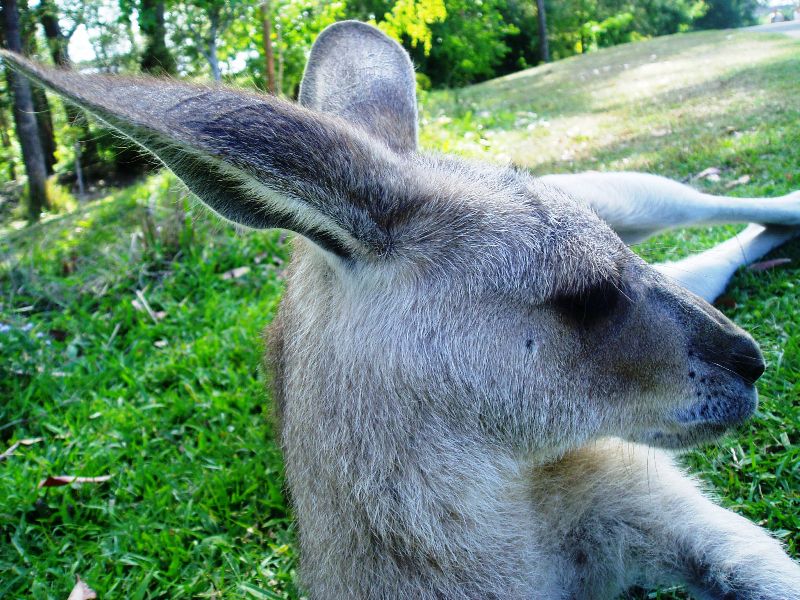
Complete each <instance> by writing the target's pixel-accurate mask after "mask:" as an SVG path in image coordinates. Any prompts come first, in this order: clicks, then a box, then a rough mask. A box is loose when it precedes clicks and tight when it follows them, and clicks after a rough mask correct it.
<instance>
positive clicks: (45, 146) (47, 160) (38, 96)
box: [31, 86, 56, 175]
mask: <svg viewBox="0 0 800 600" xmlns="http://www.w3.org/2000/svg"><path fill="white" fill-rule="evenodd" d="M31 98H32V100H33V110H35V111H36V127H37V129H38V131H39V143H40V144H41V145H42V155H43V156H44V167H45V170H46V171H47V174H48V175H52V174H53V172H54V171H53V167H54V166H55V164H56V138H55V133H54V131H53V115H52V114H51V113H50V103H49V102H48V101H47V95H46V94H45V93H44V88H41V87H39V86H34V87H31Z"/></svg>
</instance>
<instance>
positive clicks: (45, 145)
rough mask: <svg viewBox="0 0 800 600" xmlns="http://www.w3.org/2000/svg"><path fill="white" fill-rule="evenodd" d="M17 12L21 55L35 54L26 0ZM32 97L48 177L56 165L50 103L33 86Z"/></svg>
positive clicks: (21, 0) (22, 0)
mask: <svg viewBox="0 0 800 600" xmlns="http://www.w3.org/2000/svg"><path fill="white" fill-rule="evenodd" d="M18 1H19V4H18V10H19V11H21V15H22V17H23V18H22V20H21V23H20V38H21V42H22V53H23V54H25V55H26V56H34V55H35V54H36V21H35V19H34V18H32V15H31V11H30V9H29V8H28V0H18ZM31 94H32V97H33V109H34V110H35V111H36V125H37V127H38V129H39V141H40V143H41V144H42V153H43V154H44V166H45V169H46V170H47V174H48V175H52V174H53V166H54V165H55V164H56V139H55V134H54V132H53V115H52V114H51V113H50V103H49V102H48V101H47V95H46V94H45V92H44V88H42V87H39V86H34V87H32V88H31Z"/></svg>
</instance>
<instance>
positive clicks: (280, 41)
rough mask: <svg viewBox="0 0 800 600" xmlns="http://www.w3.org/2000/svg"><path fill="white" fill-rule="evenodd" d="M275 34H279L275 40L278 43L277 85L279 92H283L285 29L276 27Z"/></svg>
mask: <svg viewBox="0 0 800 600" xmlns="http://www.w3.org/2000/svg"><path fill="white" fill-rule="evenodd" d="M275 34H276V35H277V36H278V37H277V39H276V40H275V41H276V42H277V45H278V77H277V79H276V81H275V85H276V87H277V92H278V94H283V31H282V29H281V27H276V28H275Z"/></svg>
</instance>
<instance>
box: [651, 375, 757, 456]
mask: <svg viewBox="0 0 800 600" xmlns="http://www.w3.org/2000/svg"><path fill="white" fill-rule="evenodd" d="M696 397H697V398H698V399H696V400H695V402H693V403H691V404H690V405H689V406H686V407H684V408H680V409H678V410H676V411H675V412H673V414H672V415H671V416H670V419H669V424H668V425H667V426H666V427H664V428H661V429H652V430H650V431H648V432H646V433H645V435H644V438H645V441H646V443H648V444H650V445H651V446H659V447H662V448H671V449H678V448H690V447H692V446H697V445H699V444H704V443H708V442H713V441H714V440H716V439H718V438H719V437H721V436H722V435H723V434H725V432H726V431H728V430H729V429H731V428H733V427H737V426H738V425H741V424H742V423H744V422H745V421H747V420H748V419H749V418H750V417H751V416H753V413H754V412H755V410H756V407H757V406H758V392H757V391H756V388H755V386H754V385H752V384H750V383H744V382H742V383H741V384H737V385H734V386H732V387H731V388H729V389H726V390H724V391H721V390H720V389H717V390H716V392H715V393H708V392H707V391H704V392H703V393H702V394H696Z"/></svg>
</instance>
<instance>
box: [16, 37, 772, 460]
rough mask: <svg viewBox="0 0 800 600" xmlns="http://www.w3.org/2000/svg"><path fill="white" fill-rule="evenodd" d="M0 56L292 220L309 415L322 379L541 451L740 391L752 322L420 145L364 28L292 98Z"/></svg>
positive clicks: (287, 223) (520, 176)
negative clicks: (738, 319)
mask: <svg viewBox="0 0 800 600" xmlns="http://www.w3.org/2000/svg"><path fill="white" fill-rule="evenodd" d="M3 56H4V58H5V59H6V60H7V61H8V62H9V63H10V64H11V66H12V67H13V68H15V69H18V70H19V71H21V72H23V73H24V74H26V75H28V76H29V77H31V78H32V79H34V80H37V81H39V82H41V83H42V84H44V85H46V86H48V87H49V88H50V89H52V90H53V91H55V92H57V93H59V94H61V95H63V96H65V97H66V98H67V99H68V100H70V101H71V102H74V103H75V104H77V105H79V106H81V107H82V108H84V109H86V110H88V111H90V112H92V113H94V114H95V115H96V116H97V117H98V118H99V119H101V120H102V121H104V122H106V123H107V124H108V125H109V126H111V127H113V128H115V129H117V130H118V131H120V132H121V133H123V134H124V135H126V136H127V137H129V138H131V139H132V140H133V141H135V142H136V143H138V144H139V145H141V146H142V147H143V148H145V149H146V150H148V151H150V152H152V153H153V154H155V155H156V156H158V157H159V158H160V159H161V160H162V161H163V162H164V164H165V165H166V166H168V167H169V168H170V169H172V170H173V171H174V172H175V173H176V174H177V175H178V176H179V177H180V178H181V179H182V180H183V181H184V182H185V183H186V185H187V186H188V187H189V189H190V190H191V191H192V192H194V193H195V194H196V195H197V196H198V197H199V198H200V200H202V202H203V203H205V204H206V205H207V206H208V207H209V208H210V209H211V210H213V211H214V212H216V213H217V214H218V215H220V216H221V217H223V218H224V219H227V220H229V221H232V222H235V223H238V224H241V225H245V226H248V227H252V228H267V227H281V228H286V229H289V230H292V231H294V232H296V233H297V234H299V235H300V236H302V237H301V239H300V240H299V241H298V244H297V249H296V257H295V262H296V264H295V268H294V272H293V275H292V278H291V282H290V289H289V292H288V293H287V299H290V300H291V302H292V303H293V307H294V309H293V310H292V311H291V315H290V320H291V323H289V324H288V325H287V328H288V330H287V333H286V335H287V340H286V341H285V342H284V345H285V346H286V349H285V352H286V353H287V354H286V356H285V357H283V359H282V360H285V361H288V362H290V363H292V364H293V365H294V366H293V369H294V371H293V372H294V373H295V375H294V376H293V377H294V379H293V381H292V382H291V384H290V387H291V390H289V392H291V393H293V394H302V393H304V392H303V391H304V390H305V391H306V392H307V393H309V394H318V400H314V401H312V402H311V404H310V406H307V407H306V408H305V409H304V410H305V411H306V413H304V414H307V416H308V418H309V419H313V418H315V417H314V414H315V412H316V413H317V415H319V414H327V413H326V412H325V411H326V410H327V409H326V406H325V402H326V400H325V399H326V398H327V397H328V395H330V394H334V395H335V394H338V395H339V396H344V397H347V406H348V407H349V410H350V413H349V415H350V417H352V418H354V419H357V418H359V415H363V414H366V413H368V412H370V413H371V414H372V415H373V421H372V424H371V425H372V426H373V427H376V426H377V427H394V426H398V427H402V425H401V424H400V425H398V423H399V422H400V421H399V420H398V419H399V418H398V417H396V415H397V414H399V413H403V412H409V411H410V412H414V411H417V412H418V413H419V414H425V415H427V416H426V418H428V419H434V420H436V421H437V422H439V423H446V424H447V427H448V428H449V429H450V430H455V431H464V432H469V435H471V436H480V437H481V439H484V440H487V439H488V440H489V441H490V442H491V443H493V444H494V443H496V444H501V445H503V446H506V447H510V448H512V449H513V451H515V452H523V453H534V454H535V453H541V454H548V453H557V452H559V451H561V450H564V449H566V448H569V447H573V446H575V445H578V444H581V443H584V442H586V441H588V440H591V439H593V438H596V437H598V436H605V435H614V436H620V437H623V438H627V439H630V440H635V441H642V442H646V443H649V444H654V445H661V446H668V447H679V446H685V445H687V444H691V443H695V442H698V441H701V440H705V439H708V438H711V437H714V436H716V435H718V434H720V433H721V432H722V431H723V430H724V429H726V428H727V427H729V426H730V425H732V424H736V423H739V422H741V421H742V420H743V419H745V418H746V417H748V416H749V415H750V414H751V413H752V412H753V410H754V408H755V405H756V392H755V388H754V386H753V383H754V381H755V379H757V378H758V377H759V376H760V375H761V373H762V371H763V368H764V366H763V361H762V359H761V355H760V353H759V350H758V348H757V346H756V345H755V343H754V342H753V340H752V339H751V338H750V337H749V336H748V335H747V334H745V333H744V332H743V331H742V330H740V329H739V328H737V327H736V326H735V325H733V324H732V323H731V322H730V321H729V320H728V319H726V318H725V317H724V316H722V315H721V314H720V313H719V312H717V311H716V310H715V309H714V308H712V307H711V306H709V305H708V304H707V303H706V302H704V301H703V300H700V299H699V298H697V297H694V296H693V295H691V294H690V293H688V292H687V291H685V290H683V289H682V288H679V287H678V286H676V285H674V284H672V283H671V282H670V281H669V280H667V279H666V278H664V277H663V276H661V275H659V274H658V273H657V272H656V271H655V270H653V269H652V268H650V267H648V266H647V265H646V264H645V263H644V262H643V261H642V260H640V259H639V258H638V257H637V256H636V255H635V254H633V253H632V252H631V251H630V250H629V249H628V248H627V247H626V246H625V245H624V244H623V243H622V242H621V241H620V239H619V238H618V237H617V235H615V234H614V233H613V232H612V231H611V230H610V229H609V228H608V227H607V226H606V225H605V224H604V223H603V222H602V221H601V220H600V219H599V218H598V217H597V216H596V215H595V214H594V213H593V212H592V211H591V210H590V209H589V208H587V207H586V206H584V205H583V204H581V203H579V202H577V201H575V200H573V199H572V198H570V197H568V196H566V195H565V194H563V193H562V192H560V191H558V190H556V189H553V188H550V187H547V186H546V185H544V184H542V183H540V182H539V181H537V180H536V179H535V178H533V177H531V176H530V175H529V174H527V173H525V172H522V171H519V170H515V169H511V168H505V167H498V166H487V165H482V164H475V163H471V162H466V161H464V160H460V159H456V158H452V157H446V156H438V155H429V154H423V153H419V152H418V151H417V139H416V138H417V133H416V132H417V129H416V114H417V108H416V100H415V89H414V74H413V69H412V66H411V63H410V61H409V59H408V56H407V55H406V53H405V52H404V51H403V50H402V48H401V47H400V46H399V45H397V44H396V43H395V42H393V41H391V40H390V39H388V38H387V37H385V36H384V35H383V34H382V33H380V32H379V31H378V30H376V29H374V28H372V27H369V26H367V25H364V24H361V23H356V22H345V23H339V24H336V25H333V26H331V27H330V28H328V29H327V30H326V31H325V32H323V33H322V34H321V35H320V37H319V39H318V41H317V42H316V44H315V46H314V49H313V51H312V54H311V58H310V61H309V65H308V68H307V71H306V75H305V79H304V81H303V85H302V88H301V94H300V100H301V104H302V106H297V105H294V104H291V103H288V102H284V101H282V100H279V99H276V98H273V97H269V96H263V95H258V94H254V93H249V92H244V91H239V90H231V89H226V88H223V87H200V86H196V85H189V84H186V83H182V82H179V81H174V80H168V79H149V78H131V77H127V78H123V77H106V76H100V75H80V74H77V73H73V72H69V71H60V70H53V69H47V68H44V67H41V66H38V65H36V64H34V63H31V62H29V61H26V60H25V59H23V58H21V57H19V56H16V55H13V54H9V53H4V54H3ZM290 338H291V339H290ZM290 366H291V365H290ZM287 385H289V384H287ZM291 401H292V398H290V397H287V402H291ZM315 402H316V404H315ZM328 416H329V418H331V419H335V418H337V417H336V415H335V414H330V415H328ZM317 418H318V417H317Z"/></svg>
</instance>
